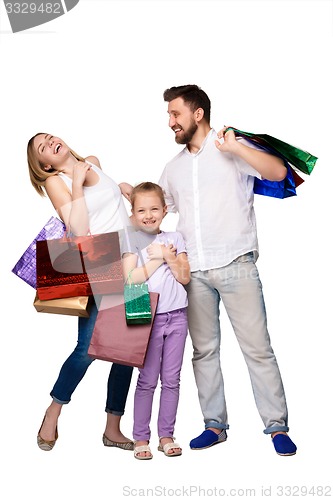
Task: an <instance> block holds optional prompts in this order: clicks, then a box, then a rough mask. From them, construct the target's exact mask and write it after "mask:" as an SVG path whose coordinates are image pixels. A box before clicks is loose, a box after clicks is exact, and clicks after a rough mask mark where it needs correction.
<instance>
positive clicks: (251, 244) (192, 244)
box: [159, 129, 261, 272]
mask: <svg viewBox="0 0 333 500" xmlns="http://www.w3.org/2000/svg"><path fill="white" fill-rule="evenodd" d="M216 139H217V134H216V132H215V130H213V129H211V130H210V132H209V134H208V135H207V137H206V139H205V141H204V143H203V144H202V147H201V149H200V150H199V151H198V152H197V153H194V154H191V153H190V152H189V150H188V149H187V147H185V148H184V149H183V150H182V151H181V152H180V153H179V154H178V155H177V156H176V157H175V158H173V159H172V160H171V161H170V162H169V163H168V164H167V165H166V166H165V168H164V171H163V173H162V176H161V178H160V180H159V184H160V186H161V187H162V188H163V190H164V192H165V199H166V203H167V206H168V211H170V212H178V213H179V221H178V225H177V230H178V231H179V232H180V233H181V234H182V235H183V236H184V239H185V243H186V249H187V252H188V257H189V262H190V266H191V271H192V272H193V271H198V270H201V271H205V270H208V269H215V268H218V267H223V266H226V265H227V264H229V263H230V262H232V261H233V260H234V259H235V258H237V257H239V256H240V255H243V254H245V253H247V252H250V251H253V252H255V254H256V256H257V255H258V239H257V230H256V219H255V214H254V209H253V198H254V194H253V183H254V177H259V178H261V177H260V174H259V173H258V172H257V171H256V170H255V169H254V168H252V167H251V166H250V165H249V164H248V163H246V162H245V161H244V160H242V159H241V158H239V157H237V156H235V155H232V154H231V153H222V152H221V151H219V150H218V149H217V148H216V146H215V140H216ZM240 140H241V141H243V142H244V144H246V145H248V146H251V147H254V146H252V144H250V143H249V142H248V141H246V140H244V139H240Z"/></svg>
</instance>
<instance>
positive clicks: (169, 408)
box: [133, 308, 187, 441]
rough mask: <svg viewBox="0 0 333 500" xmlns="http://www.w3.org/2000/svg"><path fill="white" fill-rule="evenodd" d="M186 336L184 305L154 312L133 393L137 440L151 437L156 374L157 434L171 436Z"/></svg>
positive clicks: (134, 432) (134, 434)
mask: <svg viewBox="0 0 333 500" xmlns="http://www.w3.org/2000/svg"><path fill="white" fill-rule="evenodd" d="M186 336H187V309H186V308H184V309H177V310H175V311H171V312H167V313H161V314H157V315H156V316H155V320H154V325H153V329H152V332H151V337H150V340H149V345H148V350H147V356H146V360H145V365H144V367H143V368H141V369H140V370H139V371H140V373H139V377H138V382H137V386H136V389H135V395H134V427H133V438H134V439H135V440H136V441H146V440H147V441H149V439H150V425H149V424H150V419H151V413H152V406H153V397H154V392H155V389H156V386H157V382H158V377H159V376H160V378H161V396H160V407H159V413H158V421H157V430H158V436H159V437H160V438H161V437H171V436H173V431H174V426H175V421H176V413H177V407H178V400H179V382H180V371H181V367H182V363H183V355H184V348H185V342H186Z"/></svg>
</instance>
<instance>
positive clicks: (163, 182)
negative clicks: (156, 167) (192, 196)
mask: <svg viewBox="0 0 333 500" xmlns="http://www.w3.org/2000/svg"><path fill="white" fill-rule="evenodd" d="M158 184H159V186H161V188H162V189H163V192H164V198H165V203H166V206H167V207H168V212H171V213H176V212H177V211H178V210H177V208H176V205H175V200H174V198H173V196H172V194H171V191H170V188H169V184H168V169H167V167H165V168H164V170H163V172H162V175H161V177H160V180H159V181H158Z"/></svg>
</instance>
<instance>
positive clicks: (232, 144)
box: [215, 126, 238, 153]
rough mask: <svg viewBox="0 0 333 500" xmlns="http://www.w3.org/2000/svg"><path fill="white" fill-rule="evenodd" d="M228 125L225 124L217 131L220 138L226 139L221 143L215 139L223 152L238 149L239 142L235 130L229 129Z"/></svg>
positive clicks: (216, 144)
mask: <svg viewBox="0 0 333 500" xmlns="http://www.w3.org/2000/svg"><path fill="white" fill-rule="evenodd" d="M227 128H228V127H227V126H224V127H223V129H222V130H220V131H219V132H218V133H217V137H218V138H219V139H222V138H223V139H224V142H223V143H222V144H221V143H220V141H215V146H216V147H217V149H218V150H219V151H221V152H222V153H233V152H235V150H236V149H237V146H238V142H237V140H236V136H235V132H234V131H233V130H231V129H230V130H228V131H227V132H226V130H227Z"/></svg>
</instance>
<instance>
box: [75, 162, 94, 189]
mask: <svg viewBox="0 0 333 500" xmlns="http://www.w3.org/2000/svg"><path fill="white" fill-rule="evenodd" d="M90 169H91V165H90V164H89V163H87V162H85V161H78V162H77V163H75V165H74V167H73V185H75V186H83V184H84V182H85V180H86V176H87V172H89V170H90Z"/></svg>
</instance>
